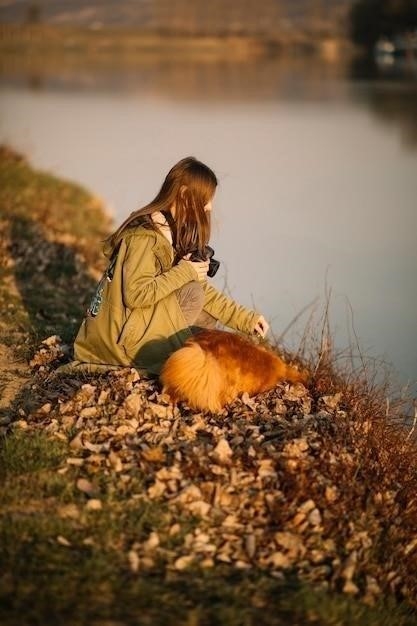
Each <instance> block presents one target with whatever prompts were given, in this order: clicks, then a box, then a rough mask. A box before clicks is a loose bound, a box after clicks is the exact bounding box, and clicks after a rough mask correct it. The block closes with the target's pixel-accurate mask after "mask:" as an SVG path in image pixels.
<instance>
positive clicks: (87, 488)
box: [77, 478, 95, 496]
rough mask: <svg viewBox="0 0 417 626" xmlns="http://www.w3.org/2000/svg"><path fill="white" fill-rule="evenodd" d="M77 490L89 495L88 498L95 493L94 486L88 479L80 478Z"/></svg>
mask: <svg viewBox="0 0 417 626" xmlns="http://www.w3.org/2000/svg"><path fill="white" fill-rule="evenodd" d="M77 489H79V491H82V492H83V493H85V494H87V495H88V496H91V495H92V494H93V493H94V492H95V488H94V486H93V484H92V483H91V482H90V481H89V480H87V479H86V478H79V479H78V480H77Z"/></svg>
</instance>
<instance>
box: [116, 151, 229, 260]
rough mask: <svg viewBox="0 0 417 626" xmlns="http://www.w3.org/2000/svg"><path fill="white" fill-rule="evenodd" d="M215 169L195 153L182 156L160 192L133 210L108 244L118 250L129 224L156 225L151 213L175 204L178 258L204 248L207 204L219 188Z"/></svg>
mask: <svg viewBox="0 0 417 626" xmlns="http://www.w3.org/2000/svg"><path fill="white" fill-rule="evenodd" d="M216 186H217V178H216V175H215V174H214V172H213V171H212V170H211V169H210V168H209V167H207V165H204V163H201V161H198V160H197V159H196V158H195V157H186V158H185V159H181V161H179V162H178V163H177V164H176V165H174V167H173V168H171V169H170V171H169V172H168V174H167V176H166V178H165V180H164V182H163V183H162V187H161V189H160V190H159V193H158V195H157V196H156V197H155V198H154V200H152V202H150V203H149V204H147V205H146V206H144V207H142V208H141V209H138V210H137V211H133V213H131V214H130V215H129V217H128V218H127V219H126V220H125V221H124V222H123V224H121V226H119V228H118V229H117V230H116V231H115V232H114V233H113V234H112V235H110V237H108V238H107V239H106V240H105V244H106V248H107V249H108V248H110V250H111V251H113V250H115V248H116V247H117V245H118V244H119V242H120V240H121V239H122V237H123V236H124V234H125V231H126V230H127V229H129V228H134V227H136V226H139V225H142V226H144V227H146V228H154V229H157V226H156V225H155V224H154V222H153V221H152V218H151V214H152V213H155V212H157V211H166V212H170V209H171V207H172V206H173V205H175V218H174V222H175V228H174V230H175V233H174V235H175V237H174V243H175V248H176V258H177V259H180V258H182V257H183V256H184V255H185V254H188V253H189V252H192V251H193V250H199V251H200V252H202V251H203V249H204V246H206V245H207V243H208V242H209V239H210V212H209V211H205V210H204V207H205V205H206V204H207V203H208V202H209V201H210V200H211V198H212V197H213V194H214V192H215V190H216Z"/></svg>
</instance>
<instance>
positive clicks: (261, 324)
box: [253, 315, 269, 339]
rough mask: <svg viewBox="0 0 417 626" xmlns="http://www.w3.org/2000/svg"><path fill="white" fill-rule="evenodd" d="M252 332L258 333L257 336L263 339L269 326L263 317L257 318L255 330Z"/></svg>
mask: <svg viewBox="0 0 417 626" xmlns="http://www.w3.org/2000/svg"><path fill="white" fill-rule="evenodd" d="M253 330H254V332H255V333H258V335H260V336H261V337H262V339H263V338H264V337H265V335H266V334H267V332H268V330H269V324H268V322H267V321H266V319H265V318H264V316H263V315H260V316H259V317H258V319H257V320H256V324H255V328H254V329H253Z"/></svg>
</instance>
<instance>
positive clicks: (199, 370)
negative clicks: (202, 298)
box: [161, 330, 307, 411]
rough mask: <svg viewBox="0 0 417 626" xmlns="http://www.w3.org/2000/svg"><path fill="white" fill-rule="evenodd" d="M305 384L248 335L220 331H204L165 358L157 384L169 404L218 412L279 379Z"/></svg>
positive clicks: (300, 375) (304, 377) (303, 378)
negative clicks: (246, 336)
mask: <svg viewBox="0 0 417 626" xmlns="http://www.w3.org/2000/svg"><path fill="white" fill-rule="evenodd" d="M282 380H288V381H290V382H293V383H295V382H302V383H306V382H307V374H306V373H305V372H299V371H298V370H297V369H296V368H295V367H291V366H289V365H286V364H285V363H284V361H283V360H282V359H280V357H279V356H277V355H276V354H274V353H272V352H271V351H269V350H267V349H266V348H263V347H261V346H257V345H255V344H253V343H252V342H251V341H249V340H248V339H244V338H243V337H241V336H239V335H236V334H234V333H230V332H226V331H222V330H204V331H201V332H199V333H198V334H196V335H195V336H193V337H191V338H190V339H188V340H187V341H186V343H185V344H184V346H183V347H182V348H180V349H179V350H176V351H175V352H174V353H173V354H171V356H170V357H169V358H168V359H167V361H166V363H165V365H164V367H163V369H162V373H161V382H162V384H163V387H164V391H165V393H167V394H168V395H169V396H170V397H171V399H172V401H173V402H177V401H179V400H184V401H186V402H187V404H188V406H189V407H190V408H192V409H194V410H208V411H220V410H221V409H222V408H223V407H224V405H225V404H227V403H229V402H232V401H233V400H235V399H236V398H237V397H238V396H239V394H241V393H243V392H247V393H248V394H249V395H255V394H257V393H260V392H262V391H268V390H269V389H272V388H273V387H274V386H275V385H276V384H277V383H278V382H280V381H282Z"/></svg>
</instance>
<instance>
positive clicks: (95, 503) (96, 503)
mask: <svg viewBox="0 0 417 626" xmlns="http://www.w3.org/2000/svg"><path fill="white" fill-rule="evenodd" d="M85 508H86V509H87V511H100V510H101V509H102V508H103V504H102V502H101V500H98V499H97V498H91V500H88V502H86V505H85Z"/></svg>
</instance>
